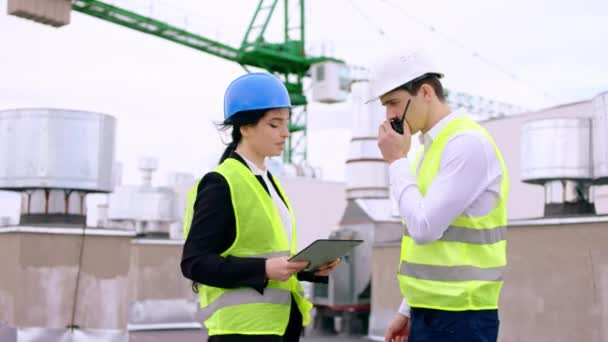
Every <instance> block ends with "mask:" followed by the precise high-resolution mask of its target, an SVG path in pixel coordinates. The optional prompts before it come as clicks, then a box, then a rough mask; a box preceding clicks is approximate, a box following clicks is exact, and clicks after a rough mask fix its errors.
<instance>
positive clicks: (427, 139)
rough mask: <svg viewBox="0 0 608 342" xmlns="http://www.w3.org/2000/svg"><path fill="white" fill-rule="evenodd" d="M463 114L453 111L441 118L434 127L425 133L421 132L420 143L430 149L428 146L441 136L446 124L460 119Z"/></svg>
mask: <svg viewBox="0 0 608 342" xmlns="http://www.w3.org/2000/svg"><path fill="white" fill-rule="evenodd" d="M461 116H462V114H458V113H453V112H452V113H449V114H448V115H446V116H445V117H443V119H441V120H439V121H438V122H437V123H436V124H435V125H434V126H433V127H431V129H429V131H428V132H426V133H425V134H421V135H420V143H421V144H422V145H424V149H425V150H428V148H429V147H431V145H432V144H433V141H435V139H437V136H439V133H441V131H442V130H443V129H444V128H445V126H447V125H448V124H449V123H450V122H452V121H454V120H456V119H458V118H459V117H461Z"/></svg>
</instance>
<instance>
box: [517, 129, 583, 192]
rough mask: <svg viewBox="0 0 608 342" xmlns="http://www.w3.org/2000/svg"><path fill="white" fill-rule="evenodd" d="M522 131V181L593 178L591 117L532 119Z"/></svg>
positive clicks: (536, 181) (539, 182)
mask: <svg viewBox="0 0 608 342" xmlns="http://www.w3.org/2000/svg"><path fill="white" fill-rule="evenodd" d="M521 134H522V135H521V139H522V140H521V141H522V148H521V179H522V181H524V182H526V183H535V184H544V183H546V182H547V181H550V180H562V179H568V180H581V181H588V180H591V178H592V174H593V173H592V159H591V123H590V120H589V119H588V118H557V119H541V120H534V121H529V122H527V123H525V124H524V125H523V126H522V131H521Z"/></svg>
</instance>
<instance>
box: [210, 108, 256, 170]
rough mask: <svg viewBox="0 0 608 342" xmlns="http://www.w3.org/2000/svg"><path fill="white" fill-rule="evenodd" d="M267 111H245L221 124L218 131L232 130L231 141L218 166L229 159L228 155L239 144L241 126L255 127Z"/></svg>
mask: <svg viewBox="0 0 608 342" xmlns="http://www.w3.org/2000/svg"><path fill="white" fill-rule="evenodd" d="M267 111H268V109H258V110H246V111H241V112H238V113H236V114H233V115H232V116H231V117H229V118H228V119H226V120H224V122H223V123H221V124H220V125H219V126H220V130H227V129H229V128H232V141H231V142H230V143H229V144H228V146H226V149H225V150H224V153H222V156H221V157H220V161H219V164H221V163H222V162H223V161H224V160H226V158H228V157H230V154H231V153H232V152H234V150H236V148H237V146H239V143H240V142H241V138H242V136H241V127H242V126H250V125H252V126H254V125H256V124H257V123H258V122H259V121H260V119H262V117H263V116H264V114H266V112H267Z"/></svg>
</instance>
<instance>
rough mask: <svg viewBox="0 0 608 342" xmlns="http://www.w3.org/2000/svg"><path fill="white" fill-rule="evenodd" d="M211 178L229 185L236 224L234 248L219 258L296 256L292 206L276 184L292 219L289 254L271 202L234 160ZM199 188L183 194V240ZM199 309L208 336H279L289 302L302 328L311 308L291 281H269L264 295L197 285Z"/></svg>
mask: <svg viewBox="0 0 608 342" xmlns="http://www.w3.org/2000/svg"><path fill="white" fill-rule="evenodd" d="M214 171H215V172H217V173H219V174H220V175H222V176H223V177H224V178H225V179H226V181H227V182H228V186H229V188H230V198H231V199H232V206H233V208H234V216H235V219H236V238H235V240H234V243H233V244H232V245H231V246H230V247H229V248H228V249H227V250H226V251H224V252H223V253H221V254H220V255H221V256H234V257H258V258H270V257H276V256H290V255H294V254H295V252H296V225H295V217H294V215H293V212H292V210H291V205H290V204H289V201H288V200H287V197H286V196H285V192H284V191H283V189H282V187H281V185H280V184H279V182H278V181H277V180H276V179H274V178H273V180H274V182H275V184H276V185H277V188H278V190H279V192H280V193H281V195H282V197H283V198H284V199H285V202H287V207H288V208H289V212H290V214H291V222H292V228H293V232H292V241H291V250H290V249H289V247H288V246H289V244H288V240H287V236H286V234H285V230H284V229H283V224H282V222H281V219H280V216H279V214H278V212H277V209H276V207H275V204H274V202H273V201H272V199H271V197H270V196H269V195H268V193H267V192H266V190H265V189H264V187H263V186H262V185H261V184H260V182H259V181H258V180H257V178H256V177H255V175H254V174H253V173H252V172H251V170H249V169H248V168H247V166H245V165H243V164H242V163H241V162H239V161H238V160H236V159H233V158H228V159H226V160H225V161H224V162H223V163H222V164H220V165H219V166H218V167H217V168H216V169H215V170H214ZM197 189H198V184H196V185H195V186H194V187H192V189H191V190H190V192H189V193H188V204H187V209H186V214H185V219H184V222H185V223H184V235H185V236H186V237H187V236H188V232H189V231H190V225H191V223H192V215H193V211H194V202H195V200H196V195H197ZM198 295H199V299H200V306H201V308H202V312H203V316H204V324H205V326H206V327H207V329H208V330H209V335H225V334H243V335H283V334H284V333H285V330H286V328H287V324H288V323H289V314H290V308H291V298H292V296H293V297H294V299H295V302H296V304H297V305H298V309H299V310H300V313H301V314H302V325H303V326H306V325H308V324H309V323H310V309H311V308H312V303H310V302H309V301H308V300H307V299H306V298H305V297H304V295H303V289H302V287H301V285H300V282H299V281H298V280H297V278H296V276H295V275H294V276H292V277H291V278H289V280H287V281H284V282H280V281H274V280H269V281H268V286H267V288H266V289H265V290H264V295H261V294H260V293H259V292H257V291H256V290H254V289H252V288H237V289H224V288H218V287H213V286H208V285H202V284H199V285H198Z"/></svg>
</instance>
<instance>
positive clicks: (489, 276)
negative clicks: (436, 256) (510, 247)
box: [399, 261, 505, 281]
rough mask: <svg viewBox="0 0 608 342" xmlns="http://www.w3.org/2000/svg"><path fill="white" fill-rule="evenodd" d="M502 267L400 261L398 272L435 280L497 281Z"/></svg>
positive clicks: (500, 275)
mask: <svg viewBox="0 0 608 342" xmlns="http://www.w3.org/2000/svg"><path fill="white" fill-rule="evenodd" d="M504 270H505V268H504V267H490V268H481V267H474V266H435V265H422V264H412V263H409V262H406V261H402V262H401V266H400V267H399V273H400V274H401V275H404V276H408V277H412V278H417V279H426V280H437V281H466V280H481V281H499V280H502V277H503V273H504Z"/></svg>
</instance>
